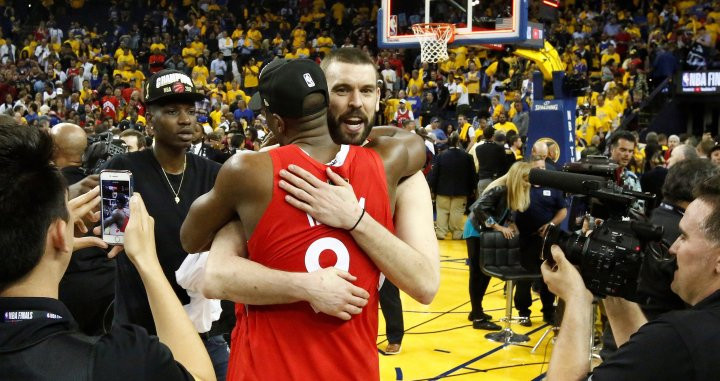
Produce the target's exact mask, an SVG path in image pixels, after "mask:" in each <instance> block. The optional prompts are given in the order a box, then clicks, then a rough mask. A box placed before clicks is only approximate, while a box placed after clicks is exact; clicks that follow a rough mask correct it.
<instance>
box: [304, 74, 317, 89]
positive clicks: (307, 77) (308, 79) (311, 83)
mask: <svg viewBox="0 0 720 381" xmlns="http://www.w3.org/2000/svg"><path fill="white" fill-rule="evenodd" d="M303 78H305V83H307V85H308V87H315V81H313V79H312V77H311V76H310V73H305V74H303Z"/></svg>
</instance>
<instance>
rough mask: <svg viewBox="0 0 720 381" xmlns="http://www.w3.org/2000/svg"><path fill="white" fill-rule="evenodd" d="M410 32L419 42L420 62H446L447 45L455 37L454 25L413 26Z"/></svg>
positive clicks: (430, 24)
mask: <svg viewBox="0 0 720 381" xmlns="http://www.w3.org/2000/svg"><path fill="white" fill-rule="evenodd" d="M412 30H413V33H415V36H416V37H417V39H418V41H419V42H420V60H421V61H422V62H428V63H436V62H442V61H447V59H448V52H447V45H448V43H451V42H452V41H453V38H454V37H455V25H453V24H448V23H425V24H413V26H412Z"/></svg>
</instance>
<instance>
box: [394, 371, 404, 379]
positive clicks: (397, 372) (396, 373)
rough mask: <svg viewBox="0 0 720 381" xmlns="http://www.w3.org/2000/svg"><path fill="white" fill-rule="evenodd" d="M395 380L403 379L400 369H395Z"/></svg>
mask: <svg viewBox="0 0 720 381" xmlns="http://www.w3.org/2000/svg"><path fill="white" fill-rule="evenodd" d="M395 379H396V380H398V381H399V380H402V379H403V373H402V369H400V368H395Z"/></svg>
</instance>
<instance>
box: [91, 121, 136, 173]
mask: <svg viewBox="0 0 720 381" xmlns="http://www.w3.org/2000/svg"><path fill="white" fill-rule="evenodd" d="M127 150H128V147H127V145H126V144H125V142H124V141H122V139H115V138H114V136H113V134H112V132H104V133H101V134H97V135H94V136H91V137H88V148H87V149H86V150H85V155H83V168H85V173H86V174H88V175H91V174H98V173H100V169H101V168H102V165H103V164H104V163H105V162H106V161H108V160H110V158H111V157H113V156H115V155H117V154H121V153H126V152H127Z"/></svg>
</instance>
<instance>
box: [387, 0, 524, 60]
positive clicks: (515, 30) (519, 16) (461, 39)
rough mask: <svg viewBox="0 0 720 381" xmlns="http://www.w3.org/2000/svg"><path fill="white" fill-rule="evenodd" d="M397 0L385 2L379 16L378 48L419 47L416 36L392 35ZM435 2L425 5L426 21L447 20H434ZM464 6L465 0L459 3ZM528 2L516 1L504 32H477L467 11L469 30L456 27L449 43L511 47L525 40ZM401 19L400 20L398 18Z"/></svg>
mask: <svg viewBox="0 0 720 381" xmlns="http://www.w3.org/2000/svg"><path fill="white" fill-rule="evenodd" d="M392 1H394V0H382V6H381V8H380V10H379V11H378V16H377V41H378V47H379V48H381V49H395V48H419V47H420V43H419V42H418V39H417V37H415V36H414V35H412V34H408V35H395V36H391V35H390V34H389V29H390V28H389V26H390V22H391V19H393V16H397V15H392V14H390V12H389V10H390V9H391V4H392ZM419 1H423V0H419ZM431 1H432V0H424V2H425V22H426V23H428V22H443V20H437V19H436V20H432V21H431V20H430V14H429V10H430V2H431ZM457 2H458V3H462V2H463V1H462V0H458V1H457ZM528 2H529V0H512V7H513V12H512V15H513V16H512V23H511V28H509V29H503V30H484V31H478V30H476V31H473V30H472V26H471V25H472V22H471V17H472V13H471V12H467V18H468V20H467V22H466V25H467V27H465V28H459V27H457V26H456V28H455V38H454V41H453V42H451V43H449V44H448V45H449V46H453V45H476V44H507V43H515V42H522V41H525V40H526V39H527V37H528V33H529V32H528ZM472 3H473V0H467V3H466V7H467V8H466V9H472ZM394 19H395V20H397V18H396V17H395V18H394Z"/></svg>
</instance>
